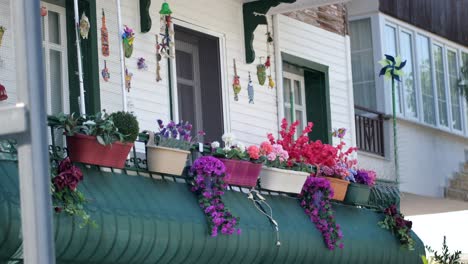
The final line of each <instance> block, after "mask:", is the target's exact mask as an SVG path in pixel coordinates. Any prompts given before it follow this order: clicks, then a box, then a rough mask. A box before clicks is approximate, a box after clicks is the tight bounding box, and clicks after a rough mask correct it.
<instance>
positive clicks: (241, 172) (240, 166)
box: [219, 159, 262, 187]
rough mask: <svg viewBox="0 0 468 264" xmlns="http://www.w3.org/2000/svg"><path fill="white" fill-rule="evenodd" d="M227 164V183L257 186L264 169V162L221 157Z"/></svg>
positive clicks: (225, 179) (225, 178)
mask: <svg viewBox="0 0 468 264" xmlns="http://www.w3.org/2000/svg"><path fill="white" fill-rule="evenodd" d="M219 160H220V161H222V162H223V163H224V166H226V176H225V177H224V181H225V182H226V183H227V184H232V185H238V186H243V187H255V186H256V185H257V179H258V176H259V175H260V171H261V170H262V164H261V163H259V164H257V163H252V162H250V161H244V160H232V159H219Z"/></svg>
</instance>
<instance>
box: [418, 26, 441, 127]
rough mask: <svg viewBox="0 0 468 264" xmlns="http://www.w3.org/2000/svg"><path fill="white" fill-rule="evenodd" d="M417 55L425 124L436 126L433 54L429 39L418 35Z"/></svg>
mask: <svg viewBox="0 0 468 264" xmlns="http://www.w3.org/2000/svg"><path fill="white" fill-rule="evenodd" d="M416 40H417V54H418V62H417V65H418V68H419V78H420V82H421V94H422V104H423V113H424V118H423V119H424V122H425V123H428V124H431V125H435V124H436V122H435V121H436V119H435V105H434V90H433V88H432V67H431V53H430V49H429V47H430V46H429V38H427V37H424V36H421V35H418V36H417V38H416Z"/></svg>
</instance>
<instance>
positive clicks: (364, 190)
mask: <svg viewBox="0 0 468 264" xmlns="http://www.w3.org/2000/svg"><path fill="white" fill-rule="evenodd" d="M370 191H371V188H370V187H369V186H368V185H365V184H359V183H354V182H351V183H350V184H349V185H348V190H347V192H346V198H345V200H344V202H345V203H347V204H352V205H367V204H368V203H369V196H370Z"/></svg>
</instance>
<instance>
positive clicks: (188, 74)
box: [176, 50, 194, 80]
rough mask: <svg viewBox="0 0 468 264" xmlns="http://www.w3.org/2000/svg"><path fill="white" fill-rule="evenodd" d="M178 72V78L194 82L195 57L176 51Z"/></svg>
mask: <svg viewBox="0 0 468 264" xmlns="http://www.w3.org/2000/svg"><path fill="white" fill-rule="evenodd" d="M176 57H177V63H176V70H177V77H181V78H183V79H186V80H193V79H194V75H193V56H192V54H190V53H188V52H184V51H181V50H176Z"/></svg>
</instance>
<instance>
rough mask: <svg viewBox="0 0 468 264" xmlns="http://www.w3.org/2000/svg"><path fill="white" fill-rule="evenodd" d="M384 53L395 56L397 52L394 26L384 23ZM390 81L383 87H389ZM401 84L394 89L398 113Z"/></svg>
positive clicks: (400, 107)
mask: <svg viewBox="0 0 468 264" xmlns="http://www.w3.org/2000/svg"><path fill="white" fill-rule="evenodd" d="M384 34H385V54H388V55H391V56H393V57H396V56H397V54H398V51H397V41H396V28H395V27H392V26H390V25H385V32H384ZM390 85H391V84H390V82H385V89H391V86H390ZM400 98H401V84H400V83H398V84H397V85H396V91H395V101H396V106H397V109H396V111H397V112H398V113H402V105H401V104H402V102H401V99H400Z"/></svg>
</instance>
